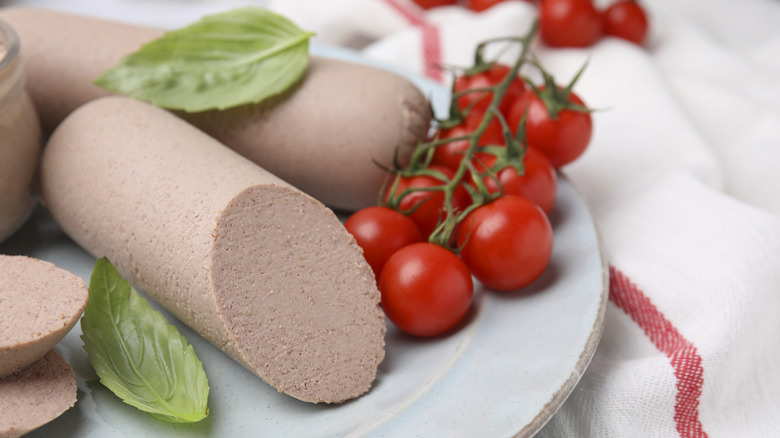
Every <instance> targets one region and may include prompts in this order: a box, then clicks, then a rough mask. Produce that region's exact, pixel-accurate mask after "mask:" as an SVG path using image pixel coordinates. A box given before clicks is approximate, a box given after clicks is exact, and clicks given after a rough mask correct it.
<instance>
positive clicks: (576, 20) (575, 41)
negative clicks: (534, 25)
mask: <svg viewBox="0 0 780 438" xmlns="http://www.w3.org/2000/svg"><path fill="white" fill-rule="evenodd" d="M539 36H540V37H541V39H542V41H543V42H544V43H545V44H547V45H548V46H550V47H589V46H592V45H593V44H595V43H596V41H598V39H599V38H600V37H601V14H599V12H598V10H597V9H596V7H595V6H594V5H593V1H592V0H542V3H541V6H540V8H539Z"/></svg>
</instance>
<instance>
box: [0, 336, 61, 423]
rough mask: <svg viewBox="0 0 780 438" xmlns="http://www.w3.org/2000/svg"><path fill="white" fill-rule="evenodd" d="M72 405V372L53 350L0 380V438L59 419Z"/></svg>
mask: <svg viewBox="0 0 780 438" xmlns="http://www.w3.org/2000/svg"><path fill="white" fill-rule="evenodd" d="M75 403H76V380H75V379H74V378H73V370H72V369H71V368H70V366H69V365H68V363H67V362H66V361H65V359H64V358H63V357H62V356H61V355H60V354H59V353H58V352H57V351H55V350H51V351H49V352H48V353H47V354H46V355H45V356H43V357H42V358H41V359H38V360H37V361H36V362H34V363H33V364H32V365H30V366H28V367H27V368H24V369H22V370H20V371H18V372H16V373H15V374H12V375H10V376H8V377H6V378H4V379H0V437H3V438H6V437H19V436H22V435H24V434H26V433H28V432H32V431H33V430H35V429H37V428H39V427H41V426H43V425H44V424H46V423H48V422H50V421H51V420H54V419H55V418H57V417H59V416H60V415H61V414H62V413H63V412H65V411H67V410H68V409H70V408H71V407H73V405H74V404H75Z"/></svg>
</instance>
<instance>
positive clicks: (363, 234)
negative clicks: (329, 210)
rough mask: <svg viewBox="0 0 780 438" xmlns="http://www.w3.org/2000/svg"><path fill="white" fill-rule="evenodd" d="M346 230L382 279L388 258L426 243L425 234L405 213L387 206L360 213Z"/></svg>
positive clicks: (352, 218) (354, 215)
mask: <svg viewBox="0 0 780 438" xmlns="http://www.w3.org/2000/svg"><path fill="white" fill-rule="evenodd" d="M344 227H345V228H346V229H347V231H349V232H350V234H352V235H353V236H354V237H355V240H356V241H357V244H358V245H359V246H360V247H361V248H362V249H363V256H364V257H365V258H366V261H367V262H368V264H369V265H370V266H371V269H372V270H373V271H374V276H375V277H376V278H377V279H378V278H379V274H380V273H381V272H382V267H384V265H385V262H387V259H389V258H390V256H392V255H393V254H394V253H395V252H396V251H398V250H399V249H401V248H403V247H405V246H408V245H411V244H412V243H417V242H422V234H421V233H420V230H419V229H418V228H417V225H415V223H414V221H412V220H411V219H409V218H408V217H407V216H405V215H404V214H403V213H401V212H399V211H396V210H393V209H392V208H387V207H379V206H374V207H368V208H364V209H362V210H358V211H357V212H355V213H354V214H353V215H352V216H350V217H349V218H347V220H346V221H345V222H344Z"/></svg>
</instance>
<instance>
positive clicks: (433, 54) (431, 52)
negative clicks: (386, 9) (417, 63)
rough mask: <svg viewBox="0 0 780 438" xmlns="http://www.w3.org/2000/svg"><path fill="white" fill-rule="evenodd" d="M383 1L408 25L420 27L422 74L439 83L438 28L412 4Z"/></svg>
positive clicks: (439, 41)
mask: <svg viewBox="0 0 780 438" xmlns="http://www.w3.org/2000/svg"><path fill="white" fill-rule="evenodd" d="M384 1H385V3H387V4H388V5H390V6H391V7H392V8H393V9H395V10H396V11H397V12H398V13H399V14H401V15H402V16H403V17H404V18H405V19H406V21H408V22H409V24H411V25H413V26H418V27H420V33H421V34H422V50H423V53H422V58H423V73H424V74H425V76H428V77H429V78H431V79H433V80H435V81H441V80H442V78H443V77H444V73H443V71H442V70H441V68H440V65H441V61H442V51H441V34H440V33H439V28H438V27H436V26H434V25H432V24H430V23H428V22H427V21H426V20H425V14H424V13H423V10H422V9H421V8H419V7H417V6H416V5H415V4H414V3H411V2H404V1H403V0H384Z"/></svg>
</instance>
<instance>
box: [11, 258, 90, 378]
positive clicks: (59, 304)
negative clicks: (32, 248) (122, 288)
mask: <svg viewBox="0 0 780 438" xmlns="http://www.w3.org/2000/svg"><path fill="white" fill-rule="evenodd" d="M88 297H89V293H88V290H87V285H86V283H85V282H84V280H82V279H81V277H78V276H76V275H74V274H72V273H70V272H68V271H66V270H64V269H61V268H58V267H57V266H55V265H54V264H52V263H49V262H46V261H43V260H38V259H34V258H30V257H25V256H8V255H0V378H2V377H5V376H8V375H10V374H11V373H13V372H15V371H17V370H19V369H21V368H23V367H25V366H27V365H30V364H31V363H33V362H35V361H36V360H38V359H40V358H41V357H43V356H44V355H45V354H46V353H47V352H48V351H50V350H51V349H52V348H53V347H54V345H56V344H57V343H58V342H59V341H60V340H61V339H62V338H63V337H64V336H65V335H66V334H67V333H68V332H69V331H70V330H71V329H72V328H73V326H74V325H75V324H76V321H78V319H79V317H80V316H81V314H82V313H83V312H84V309H85V308H86V306H87V299H88Z"/></svg>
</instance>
